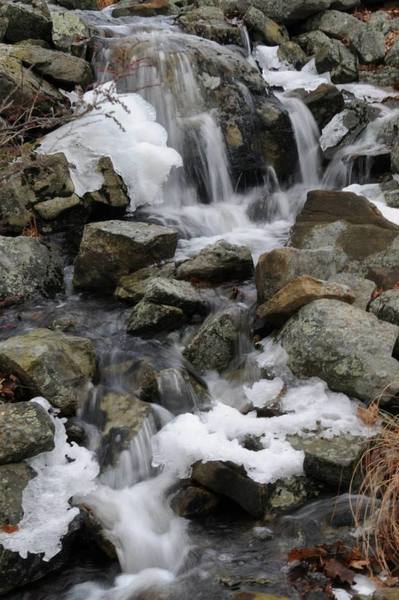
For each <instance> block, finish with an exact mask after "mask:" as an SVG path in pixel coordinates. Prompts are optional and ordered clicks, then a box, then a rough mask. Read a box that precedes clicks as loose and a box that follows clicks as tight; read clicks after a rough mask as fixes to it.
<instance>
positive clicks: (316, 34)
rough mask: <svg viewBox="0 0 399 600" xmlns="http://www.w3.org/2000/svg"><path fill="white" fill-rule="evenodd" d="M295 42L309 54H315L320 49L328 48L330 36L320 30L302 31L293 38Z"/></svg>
mask: <svg viewBox="0 0 399 600" xmlns="http://www.w3.org/2000/svg"><path fill="white" fill-rule="evenodd" d="M295 42H296V43H297V44H299V46H300V47H301V48H302V50H304V51H305V53H306V54H307V55H309V56H312V55H314V54H317V52H319V51H320V50H324V49H325V48H329V47H330V45H331V40H330V38H329V37H328V36H327V35H326V34H325V33H323V32H322V31H309V32H307V33H302V34H300V35H299V36H298V37H296V38H295Z"/></svg>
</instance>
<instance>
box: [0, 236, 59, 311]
mask: <svg viewBox="0 0 399 600" xmlns="http://www.w3.org/2000/svg"><path fill="white" fill-rule="evenodd" d="M0 276H1V279H0V299H1V300H7V301H8V302H11V303H12V302H18V301H20V300H25V299H29V298H34V297H37V296H40V295H42V296H51V295H53V294H54V293H55V292H57V291H60V290H61V289H62V287H63V272H62V264H61V261H60V258H59V255H58V253H57V252H56V251H55V250H54V249H51V248H48V247H47V246H46V245H44V244H43V243H42V242H40V241H39V240H38V239H37V238H32V237H25V236H20V237H15V238H10V237H4V236H0Z"/></svg>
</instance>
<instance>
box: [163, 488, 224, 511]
mask: <svg viewBox="0 0 399 600" xmlns="http://www.w3.org/2000/svg"><path fill="white" fill-rule="evenodd" d="M219 505H220V496H218V495H217V494H214V493H213V492H211V491H210V490H207V489H205V488H203V487H200V486H197V485H188V486H185V487H183V488H182V489H180V490H179V491H178V492H177V494H176V495H175V496H173V498H172V502H171V506H172V508H173V510H174V511H175V513H176V514H178V515H179V516H180V517H184V518H185V519H198V518H201V517H205V516H208V515H210V514H212V513H214V512H215V510H216V509H217V508H218V507H219Z"/></svg>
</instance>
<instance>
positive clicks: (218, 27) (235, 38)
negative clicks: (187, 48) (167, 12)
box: [116, 6, 242, 46]
mask: <svg viewBox="0 0 399 600" xmlns="http://www.w3.org/2000/svg"><path fill="white" fill-rule="evenodd" d="M116 10H117V9H116ZM178 23H179V25H180V27H181V28H182V29H183V31H184V32H186V33H190V34H192V35H197V36H199V37H202V38H206V39H208V40H213V41H215V42H218V43H219V44H237V45H238V46H241V45H242V37H241V31H240V29H239V28H238V27H234V26H233V25H231V24H229V23H228V22H227V21H225V19H224V14H223V11H222V10H221V9H220V8H218V7H216V6H201V7H200V8H194V9H192V10H189V11H187V12H184V13H183V14H182V15H181V16H180V17H179V18H178Z"/></svg>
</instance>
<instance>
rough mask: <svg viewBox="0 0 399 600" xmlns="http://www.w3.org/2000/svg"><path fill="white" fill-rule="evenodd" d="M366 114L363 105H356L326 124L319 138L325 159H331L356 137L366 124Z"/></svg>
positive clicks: (366, 111) (365, 108)
mask: <svg viewBox="0 0 399 600" xmlns="http://www.w3.org/2000/svg"><path fill="white" fill-rule="evenodd" d="M368 114H369V113H368V108H367V106H366V105H365V104H364V103H356V104H353V105H352V106H351V107H349V108H345V109H344V110H343V111H342V112H339V113H337V114H336V115H335V116H334V117H333V118H332V119H331V121H329V122H328V123H327V125H326V126H325V127H324V128H323V131H322V133H321V137H320V147H321V149H322V151H323V152H324V155H325V157H326V158H332V157H333V156H334V154H335V153H336V152H337V151H338V150H340V149H341V148H343V147H345V146H347V145H348V144H350V143H352V142H353V141H354V140H355V139H356V138H357V137H358V135H359V133H361V132H362V131H363V129H365V128H366V126H367V124H368Z"/></svg>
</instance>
